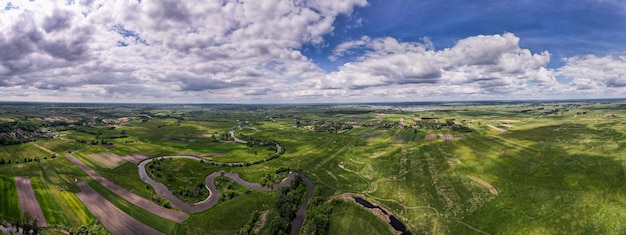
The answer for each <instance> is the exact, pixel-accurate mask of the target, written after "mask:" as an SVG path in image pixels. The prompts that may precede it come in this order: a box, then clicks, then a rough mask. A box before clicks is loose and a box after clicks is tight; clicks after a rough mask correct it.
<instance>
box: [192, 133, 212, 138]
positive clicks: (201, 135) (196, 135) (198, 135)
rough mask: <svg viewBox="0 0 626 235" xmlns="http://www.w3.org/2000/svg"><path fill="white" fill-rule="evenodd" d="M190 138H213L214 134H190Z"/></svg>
mask: <svg viewBox="0 0 626 235" xmlns="http://www.w3.org/2000/svg"><path fill="white" fill-rule="evenodd" d="M189 136H193V137H204V138H211V137H213V134H189Z"/></svg>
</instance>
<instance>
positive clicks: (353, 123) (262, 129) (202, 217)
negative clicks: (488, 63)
mask: <svg viewBox="0 0 626 235" xmlns="http://www.w3.org/2000/svg"><path fill="white" fill-rule="evenodd" d="M87 106H88V107H80V108H75V107H74V108H72V107H67V108H59V110H62V111H58V112H56V114H55V115H57V116H58V115H66V116H67V117H68V119H69V120H74V121H75V122H76V123H74V124H72V125H74V126H72V125H67V126H59V127H51V128H53V129H54V128H56V129H54V130H55V131H56V132H58V134H59V135H58V137H56V138H50V139H37V141H35V142H28V143H23V144H17V145H9V146H1V147H0V159H4V160H5V164H0V190H2V191H0V192H2V194H0V199H2V200H0V203H2V205H3V206H2V207H1V208H0V218H1V219H5V220H8V221H12V220H16V219H19V218H21V215H20V212H19V203H18V201H17V193H16V189H15V184H14V181H13V176H30V178H31V181H32V183H33V187H34V189H35V193H36V196H37V200H38V201H39V203H40V206H41V207H42V210H43V212H44V215H45V217H46V220H47V221H48V223H49V224H51V225H54V226H55V227H56V228H66V229H71V228H76V227H79V226H81V225H91V224H94V223H95V222H96V219H95V218H94V217H93V215H92V214H91V213H90V212H89V211H88V210H87V209H86V207H85V205H83V204H82V202H81V201H80V200H78V199H77V197H76V196H75V193H77V192H78V188H77V187H76V186H75V182H77V181H88V183H89V185H90V186H91V187H93V188H94V189H95V190H96V191H97V192H98V193H100V194H101V195H103V196H104V197H105V198H107V200H109V201H111V202H112V203H113V204H114V205H116V206H117V207H119V208H120V209H121V210H122V211H124V212H126V213H127V214H129V215H130V216H132V217H134V218H137V219H138V220H140V221H141V222H143V223H145V224H147V225H149V226H151V227H153V228H155V229H157V230H159V231H161V232H164V233H167V234H198V233H208V234H234V233H238V232H239V231H240V229H241V228H243V227H244V226H245V225H246V224H247V222H248V221H249V220H250V216H251V215H253V213H254V212H255V211H257V212H264V211H267V221H266V223H265V225H264V226H267V227H263V226H261V227H258V229H257V230H256V231H259V233H260V234H270V233H271V232H270V229H269V226H271V222H272V221H278V220H279V219H278V218H279V215H278V214H279V212H278V211H277V210H276V209H275V208H274V202H275V200H276V198H277V192H259V191H254V190H246V189H245V188H243V187H242V186H239V185H237V184H236V183H233V182H230V181H228V180H227V181H223V182H221V181H220V182H218V183H217V184H218V188H220V190H221V191H224V192H229V194H230V195H231V196H232V197H228V198H223V199H221V200H220V202H219V203H218V204H217V205H216V206H215V207H213V208H211V209H209V210H206V211H203V212H200V213H194V214H191V215H190V217H189V219H187V220H186V221H184V222H183V223H181V224H176V223H173V222H171V221H167V220H165V219H162V218H160V217H158V216H156V215H153V214H151V213H149V212H147V211H145V210H143V209H141V208H139V207H137V206H135V205H132V204H131V203H129V202H127V201H125V200H123V199H122V198H120V197H119V196H117V195H115V194H113V193H111V192H110V191H109V190H108V189H106V188H104V187H103V186H102V185H99V184H98V183H96V182H95V181H92V180H91V179H90V178H89V177H88V176H86V174H85V173H84V172H82V170H80V169H79V168H77V167H76V166H74V165H73V164H72V163H71V162H69V161H68V160H67V159H66V158H65V157H64V156H63V155H64V154H65V153H68V152H72V154H73V155H74V156H76V157H77V158H78V159H79V160H80V161H82V162H83V163H85V164H86V165H88V166H89V167H91V168H93V169H95V170H96V171H97V172H98V173H99V174H101V175H102V176H104V177H105V178H107V179H109V180H111V181H113V182H115V183H117V184H118V185H120V186H122V187H124V188H126V189H127V190H129V191H131V192H133V193H135V194H137V195H140V196H142V197H144V198H147V199H151V198H152V197H153V196H154V195H155V194H156V192H154V190H153V189H152V188H151V187H150V186H148V185H147V184H146V183H144V182H143V181H141V179H140V178H139V175H138V173H137V164H135V163H131V162H126V163H123V164H121V165H119V166H117V167H115V168H113V169H109V168H106V167H105V166H104V165H103V164H102V163H99V162H97V161H96V160H94V159H92V158H91V157H89V155H90V154H94V153H101V152H112V153H116V154H118V155H120V156H126V155H129V154H132V153H138V154H142V155H146V156H148V157H158V156H167V155H195V156H204V157H205V158H206V159H207V161H208V160H211V161H216V162H253V161H257V160H260V159H263V158H265V157H267V156H269V155H271V154H273V153H274V151H275V150H274V149H273V146H270V147H267V146H259V145H251V146H249V145H247V144H241V143H236V142H234V141H232V140H231V139H230V137H229V135H228V131H230V130H235V131H236V135H237V136H240V137H241V136H248V137H253V138H255V139H258V140H263V141H275V142H277V143H279V144H280V145H281V147H282V148H283V150H284V153H282V154H280V156H278V157H277V158H274V159H271V160H269V161H266V162H261V163H258V164H253V165H248V166H242V167H227V166H217V165H214V164H211V163H208V162H200V161H197V160H188V159H167V160H163V161H154V162H152V163H150V164H148V166H147V169H149V171H148V172H149V174H150V176H151V177H152V178H154V179H155V180H157V181H159V182H161V183H163V184H165V185H166V186H167V187H168V188H170V189H172V191H175V192H176V191H179V192H181V193H180V198H181V199H183V200H185V201H188V202H197V201H200V200H203V199H204V198H206V197H207V196H208V190H206V188H204V187H203V185H202V184H203V183H204V179H205V177H206V176H207V175H208V174H210V173H212V172H215V171H219V170H225V171H232V172H235V173H238V174H239V175H240V176H241V177H242V178H243V179H245V180H247V181H250V182H258V183H262V182H270V181H271V182H274V183H275V182H277V181H280V179H282V177H284V175H285V174H286V173H284V172H283V173H280V174H276V172H277V171H280V170H284V169H289V170H293V171H298V172H300V173H302V174H304V175H306V176H307V177H308V178H310V179H311V180H312V181H313V182H314V184H315V197H316V198H319V199H320V200H321V201H322V202H325V203H329V201H330V200H331V199H332V198H335V197H339V196H341V195H343V194H346V193H351V194H357V195H361V196H362V197H363V198H364V199H366V200H368V201H370V202H372V203H375V204H377V205H380V206H381V207H383V208H385V209H386V210H388V211H390V212H391V213H392V214H393V215H394V216H395V217H397V218H398V219H399V220H400V221H401V222H402V223H403V224H404V225H405V226H406V228H407V229H408V231H410V232H411V233H413V234H620V233H623V232H624V231H626V215H625V214H624V213H623V211H624V210H626V170H625V169H626V164H625V162H624V160H626V158H625V157H624V156H626V148H625V147H624V146H626V125H625V124H626V105H625V104H624V103H623V102H621V101H607V102H604V101H588V102H535V103H530V102H527V103H523V102H520V103H515V102H512V103H477V104H462V103H461V104H435V105H430V106H423V105H422V106H419V108H415V109H414V108H412V107H411V106H410V105H409V104H397V105H389V106H381V107H378V106H364V105H363V106H361V105H332V106H331V105H328V106H324V105H320V106H276V107H274V106H236V105H233V106H232V107H231V106H227V107H221V106H220V107H211V106H193V105H191V106H176V105H172V106H154V107H152V106H145V107H143V106H142V107H141V108H128V107H125V108H119V107H118V108H112V109H114V110H116V114H115V116H111V117H109V116H106V114H104V113H107V112H104V111H102V110H110V109H111V108H109V107H107V106H106V105H101V106H99V105H93V106H89V105H87ZM113 107H115V106H113ZM13 108H15V109H17V107H13ZM25 110H26V111H23V112H28V110H29V109H25ZM99 110H100V111H99ZM87 111H89V112H94V113H99V115H101V116H100V117H99V118H98V119H97V120H104V119H107V118H108V119H111V118H123V117H128V122H125V123H117V124H104V123H97V122H96V123H91V124H89V123H90V122H91V120H92V119H91V117H90V116H89V117H83V116H81V115H84V113H85V112H87ZM30 112H33V113H32V115H33V116H36V115H38V114H37V113H36V112H35V111H32V110H31V111H30ZM21 116H22V117H23V116H30V115H21ZM22 117H9V116H7V117H4V116H3V120H5V121H9V120H17V119H20V118H22ZM37 120H39V119H37ZM37 122H38V121H37ZM299 123H305V124H303V125H301V126H299V125H300V124H299ZM347 126H349V127H347ZM50 152H53V153H54V154H55V157H54V158H53V157H52V153H50ZM25 157H26V158H35V157H38V159H39V161H32V162H24V158H25ZM8 160H11V163H7V161H8ZM16 162H17V163H16ZM268 179H269V180H270V181H268ZM325 216H326V217H324V218H327V220H328V222H323V221H322V220H320V221H321V222H320V221H318V222H319V225H320V226H322V224H324V223H325V226H326V227H325V228H326V230H325V231H326V232H327V233H328V234H343V233H346V232H348V231H349V232H350V233H367V234H390V233H393V232H394V230H393V228H392V227H391V226H390V225H389V224H387V223H386V222H384V221H383V220H381V219H379V218H378V217H376V215H374V214H373V213H371V212H369V211H368V210H366V209H364V208H363V207H361V206H359V205H357V204H355V203H349V202H342V203H340V204H339V205H338V206H335V207H334V208H333V210H332V213H331V214H329V215H325ZM320 218H322V217H320ZM363 224H365V225H363ZM51 231H52V230H50V231H48V232H51Z"/></svg>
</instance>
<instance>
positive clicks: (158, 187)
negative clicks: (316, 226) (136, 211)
mask: <svg viewBox="0 0 626 235" xmlns="http://www.w3.org/2000/svg"><path fill="white" fill-rule="evenodd" d="M167 158H173V159H192V160H198V161H199V160H203V159H202V158H198V157H193V156H164V157H158V158H153V159H148V160H145V161H143V162H141V163H140V164H139V177H140V178H141V180H143V181H144V182H146V183H147V184H150V185H152V187H153V188H154V189H155V191H156V192H157V194H158V195H159V196H160V197H162V198H165V199H167V200H169V201H170V204H171V205H172V207H174V208H177V209H179V210H181V211H184V212H187V213H195V212H200V211H204V210H207V209H209V208H211V207H213V206H215V205H216V204H217V202H218V200H219V197H220V192H219V191H218V190H217V187H216V186H215V183H214V180H215V178H216V177H219V176H220V175H221V173H222V172H219V171H217V172H213V173H211V174H209V175H208V176H207V177H206V178H205V180H204V184H205V187H206V188H207V189H208V190H209V197H207V198H206V199H205V200H203V201H201V202H197V203H187V202H183V201H182V200H180V199H178V197H176V196H175V195H174V193H172V191H170V190H169V189H168V188H167V187H166V186H165V185H163V184H161V183H159V182H156V181H155V180H153V179H152V178H150V176H148V173H147V172H146V165H147V164H148V163H150V162H152V161H154V160H159V159H167ZM296 175H299V173H298V172H289V174H288V175H287V177H285V179H283V180H282V181H281V182H280V183H278V184H274V185H271V186H263V185H261V184H259V183H251V182H248V181H245V180H244V179H242V178H241V177H239V175H238V174H236V173H232V172H224V176H226V177H228V178H231V179H233V180H234V181H235V182H237V183H238V184H240V185H242V186H245V187H248V188H251V189H254V190H262V191H272V190H277V189H278V188H280V187H281V186H287V185H289V183H290V182H291V180H293V178H294V177H295V176H296ZM302 179H303V180H304V182H305V183H306V184H307V189H308V192H307V197H306V199H305V200H304V202H302V204H301V205H300V207H298V210H297V211H296V217H295V218H294V219H293V220H292V221H291V228H292V230H291V233H290V234H292V235H295V234H299V233H300V228H302V225H304V220H305V215H306V209H307V204H308V202H309V199H311V198H312V197H313V191H314V190H315V185H314V184H313V182H312V181H311V180H310V179H309V178H308V177H306V176H304V175H302Z"/></svg>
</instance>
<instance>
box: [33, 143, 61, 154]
mask: <svg viewBox="0 0 626 235" xmlns="http://www.w3.org/2000/svg"><path fill="white" fill-rule="evenodd" d="M32 144H33V145H34V146H35V147H37V148H39V149H41V150H43V151H46V152H48V153H49V154H56V155H59V154H57V153H56V152H54V151H52V150H50V149H49V148H46V147H44V146H41V145H38V144H36V143H32Z"/></svg>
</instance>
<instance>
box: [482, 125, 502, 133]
mask: <svg viewBox="0 0 626 235" xmlns="http://www.w3.org/2000/svg"><path fill="white" fill-rule="evenodd" d="M487 126H488V127H489V128H491V129H493V130H495V131H499V132H502V133H504V132H506V130H505V129H502V128H498V127H495V126H493V125H491V124H487Z"/></svg>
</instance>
